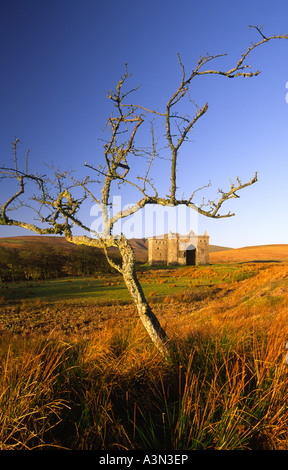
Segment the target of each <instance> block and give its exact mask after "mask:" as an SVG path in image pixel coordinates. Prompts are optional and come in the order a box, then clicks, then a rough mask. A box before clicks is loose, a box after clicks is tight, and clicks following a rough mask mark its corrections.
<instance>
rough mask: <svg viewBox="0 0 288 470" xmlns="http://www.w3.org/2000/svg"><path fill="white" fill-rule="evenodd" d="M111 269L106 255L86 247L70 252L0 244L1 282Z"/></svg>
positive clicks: (52, 277)
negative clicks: (8, 246) (7, 246)
mask: <svg viewBox="0 0 288 470" xmlns="http://www.w3.org/2000/svg"><path fill="white" fill-rule="evenodd" d="M110 270H111V268H110V266H109V264H108V262H107V260H106V258H105V256H104V255H103V254H102V253H99V252H98V251H97V252H96V251H95V249H93V248H92V249H91V248H89V247H86V246H83V247H77V248H75V249H74V250H71V251H70V252H64V251H63V250H61V249H60V248H59V247H55V248H54V247H51V246H40V247H39V246H38V247H37V246H35V248H33V249H29V250H28V249H20V250H19V249H16V248H4V247H0V281H1V282H9V281H12V282H15V281H23V280H33V281H35V280H40V279H55V278H59V277H64V276H93V275H94V274H96V273H99V272H110Z"/></svg>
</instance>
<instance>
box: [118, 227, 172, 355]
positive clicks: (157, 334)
mask: <svg viewBox="0 0 288 470" xmlns="http://www.w3.org/2000/svg"><path fill="white" fill-rule="evenodd" d="M118 248H119V251H120V253H121V256H122V261H123V263H122V275H123V278H124V281H125V284H126V286H127V289H128V290H129V292H130V295H131V297H132V299H133V301H134V303H135V305H136V307H137V312H138V314H139V317H140V319H141V321H142V323H143V325H144V327H145V329H146V331H147V333H148V334H149V336H150V338H151V339H152V341H153V343H154V344H155V345H156V347H157V348H158V350H159V351H160V352H161V354H162V355H163V356H164V357H166V358H168V357H169V349H168V344H167V336H166V333H165V331H164V330H163V328H162V327H161V325H160V322H159V321H158V319H157V317H156V315H155V314H154V313H153V311H152V309H151V307H150V306H149V304H148V302H147V300H146V298H145V295H144V292H143V289H142V287H141V285H140V283H139V281H138V279H137V275H136V270H135V261H136V260H135V255H134V251H133V248H132V247H131V245H130V244H129V242H128V240H127V239H126V238H125V237H123V236H122V237H121V239H120V240H119V243H118Z"/></svg>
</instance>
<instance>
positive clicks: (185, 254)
mask: <svg viewBox="0 0 288 470" xmlns="http://www.w3.org/2000/svg"><path fill="white" fill-rule="evenodd" d="M148 263H149V265H150V266H156V265H158V266H159V265H160V266H161V265H162V266H169V265H173V264H174V265H175V264H176V265H177V264H178V265H182V266H183V265H186V266H202V265H206V264H209V235H207V232H205V234H204V235H196V234H195V233H194V232H193V231H191V232H189V233H188V235H186V236H182V235H179V234H178V233H171V232H169V233H168V235H164V236H161V237H157V236H155V237H151V238H149V239H148Z"/></svg>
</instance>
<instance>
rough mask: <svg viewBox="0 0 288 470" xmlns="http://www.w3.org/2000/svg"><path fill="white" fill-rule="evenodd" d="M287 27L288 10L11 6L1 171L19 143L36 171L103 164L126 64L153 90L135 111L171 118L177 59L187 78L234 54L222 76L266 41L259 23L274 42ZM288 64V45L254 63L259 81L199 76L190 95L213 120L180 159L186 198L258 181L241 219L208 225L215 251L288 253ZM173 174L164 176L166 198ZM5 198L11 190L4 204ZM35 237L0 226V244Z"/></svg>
mask: <svg viewBox="0 0 288 470" xmlns="http://www.w3.org/2000/svg"><path fill="white" fill-rule="evenodd" d="M287 18H288V3H287V0H274V1H273V2H271V1H267V0H264V1H263V0H252V1H251V0H249V1H248V0H243V1H241V2H231V0H229V1H228V0H219V1H217V2H216V1H215V0H208V1H206V0H203V1H202V2H198V1H194V0H178V1H172V0H165V1H164V0H153V1H152V0H145V1H143V2H140V1H138V2H137V1H135V0H134V1H131V0H123V1H121V2H119V1H116V0H110V1H106V0H105V1H104V0H103V1H102V0H2V1H1V3H0V50H1V54H0V59H1V74H0V155H1V158H0V163H1V164H2V163H7V162H8V161H9V159H10V156H11V142H12V141H13V140H14V138H15V137H18V138H19V139H20V140H21V142H22V146H21V152H22V153H23V155H24V154H25V152H26V149H27V147H30V156H31V161H30V167H31V169H32V168H33V167H34V168H35V169H37V170H38V171H41V162H48V163H50V162H51V161H52V162H54V164H55V165H59V166H60V167H61V168H63V169H65V168H67V167H75V168H80V169H81V164H82V162H83V163H84V161H87V162H89V163H91V164H95V165H97V164H99V163H101V159H102V152H101V142H99V141H98V140H97V139H98V138H99V137H100V138H101V137H103V135H102V129H103V127H104V124H105V122H106V119H107V117H108V115H109V114H110V112H111V109H112V108H111V103H110V102H109V100H108V99H107V97H106V93H107V91H108V90H109V89H111V88H112V87H113V86H114V85H115V83H116V82H117V80H118V79H119V77H120V76H121V75H122V74H123V70H124V64H125V63H126V62H127V63H128V67H129V71H130V72H131V73H133V77H132V81H131V83H132V84H142V86H141V88H140V89H139V91H138V93H137V95H135V101H136V100H137V102H138V103H140V104H142V105H144V106H150V107H154V108H158V109H161V106H163V105H165V101H167V99H169V97H170V95H171V93H173V91H174V90H175V88H176V87H177V86H178V83H179V79H180V70H179V65H178V62H177V52H179V53H180V54H181V57H182V61H183V63H184V64H185V66H186V68H187V70H189V69H192V68H193V67H194V66H195V64H196V63H197V61H198V58H199V56H200V55H205V54H206V53H207V52H209V53H210V54H220V53H227V54H228V58H225V59H220V60H219V62H218V63H216V62H215V68H216V67H217V68H221V67H222V64H223V68H225V65H226V66H229V65H230V64H231V66H232V65H234V64H235V60H236V59H237V60H238V59H239V56H240V55H241V54H242V53H243V52H244V51H246V49H247V47H248V46H249V45H250V43H251V42H255V41H257V40H258V36H257V33H256V32H255V31H254V30H249V29H248V26H249V25H250V24H252V25H260V24H263V25H264V30H263V31H264V33H265V34H266V35H268V36H270V35H274V34H280V33H282V34H285V33H287V32H288V22H287ZM287 59H288V41H284V40H282V41H273V42H271V43H270V44H266V45H264V46H263V47H262V48H261V49H258V50H256V51H254V53H252V55H251V56H250V59H249V61H248V63H250V64H251V65H252V66H253V68H254V70H257V69H260V70H261V71H262V73H261V74H260V75H259V76H258V77H256V78H253V79H243V78H239V79H233V80H229V79H225V78H224V77H215V76H210V77H206V78H205V79H201V77H200V78H199V79H198V80H197V82H196V81H195V84H193V86H192V87H191V92H190V93H191V98H192V99H194V100H195V102H196V103H197V104H199V105H203V104H204V103H205V102H206V101H207V102H208V105H209V110H208V112H207V113H206V115H205V116H204V117H203V118H202V119H201V121H199V122H198V125H197V127H195V131H194V133H193V136H192V139H193V142H191V143H189V144H187V145H186V146H185V148H184V149H183V151H182V153H181V162H180V164H179V172H178V175H179V186H180V188H181V189H180V191H179V195H180V196H181V195H182V193H184V194H185V195H186V196H187V195H189V194H190V193H191V192H192V191H193V190H194V189H195V188H197V187H199V186H203V185H204V184H207V183H208V181H209V180H211V182H212V192H210V191H209V197H210V196H213V194H216V192H217V189H218V188H219V187H220V188H222V189H225V188H229V186H230V178H231V179H235V178H236V176H239V177H240V179H241V180H242V181H245V180H248V179H250V178H251V177H252V176H253V175H254V173H255V171H258V175H259V182H258V183H256V184H255V185H253V186H251V187H249V188H247V189H245V190H243V191H242V192H241V193H240V196H241V198H240V199H233V200H232V202H231V203H230V202H229V204H227V206H226V208H225V207H224V208H223V210H224V211H225V210H227V211H228V210H231V211H232V212H235V213H236V215H235V217H233V218H229V219H222V220H213V219H207V218H204V217H200V218H199V220H198V223H199V232H200V233H203V232H204V231H205V230H207V231H208V233H209V234H210V237H211V238H210V242H211V243H212V244H218V245H226V246H231V247H240V246H245V245H257V244H267V243H288V217H287V204H286V200H287V193H288V186H287V175H288V158H287V157H288V132H287V130H288V103H287V102H286V99H285V98H286V94H287V93H288V88H286V83H287V82H288V60H287ZM217 64H218V66H217ZM287 101H288V98H287ZM187 111H188V110H187ZM148 144H149V143H148ZM164 176H165V170H163V171H162V169H161V171H159V170H158V171H157V168H156V167H154V178H155V181H157V182H158V187H159V188H160V189H161V188H163V194H165V191H166V192H167V188H168V186H169V183H168V186H167V185H166V186H165V184H164V183H165V178H164ZM182 189H183V191H182ZM160 192H161V191H160ZM203 195H204V193H203ZM6 196H7V186H6V185H5V186H4V188H3V189H2V192H1V187H0V199H1V200H3V199H4V198H5V197H6ZM125 197H126V200H125V202H133V200H132V199H131V201H129V197H130V194H129V193H127V194H126V196H125ZM133 197H134V195H133ZM131 198H132V194H131ZM84 217H85V221H86V222H87V221H88V220H89V217H90V219H91V223H92V222H93V218H92V217H91V216H90V215H89V213H87V212H86V213H85V214H84ZM87 223H89V222H87ZM24 234H25V235H26V234H27V235H28V234H29V232H28V231H25V230H23V229H15V228H11V227H0V236H15V235H24Z"/></svg>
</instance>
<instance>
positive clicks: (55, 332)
mask: <svg viewBox="0 0 288 470" xmlns="http://www.w3.org/2000/svg"><path fill="white" fill-rule="evenodd" d="M177 273H178V274H176V271H175V272H174V278H175V283H176V282H177V275H178V276H184V275H185V276H186V277H188V278H189V276H190V279H191V285H190V284H189V283H188V284H187V288H186V289H185V290H183V291H182V292H176V293H174V294H173V292H172V291H171V293H170V294H168V295H165V296H164V297H163V298H161V299H160V300H159V299H157V298H156V297H155V296H152V297H151V305H152V307H153V310H154V311H155V313H156V314H157V316H158V317H159V319H160V320H161V323H162V324H163V326H164V328H165V329H166V331H167V333H168V336H169V338H170V340H169V341H170V345H171V351H172V355H171V360H170V361H168V362H165V361H163V359H162V357H161V355H160V354H159V353H158V352H157V351H156V350H155V348H154V347H153V345H151V343H150V340H149V338H148V337H147V335H146V332H145V331H144V329H143V327H142V325H141V323H140V322H139V320H138V318H137V316H136V312H135V308H134V307H133V305H131V304H125V305H119V304H115V305H113V303H112V304H110V305H98V306H97V305H95V306H94V307H93V309H91V303H90V304H87V306H86V307H85V303H83V302H81V303H78V304H77V301H76V300H75V302H74V304H68V303H65V302H62V303H61V304H60V305H58V310H57V312H56V313H55V315H54V317H53V322H52V324H50V326H51V328H48V329H47V330H45V328H40V327H39V328H36V329H34V330H33V328H32V327H31V328H30V329H29V328H28V324H27V325H26V328H27V331H26V333H25V332H23V331H22V330H19V331H18V332H14V333H13V332H10V333H9V332H5V331H3V334H2V343H1V345H2V347H1V354H0V409H1V413H0V443H1V449H14V448H18V449H30V448H35V447H37V448H38V447H39V446H40V447H42V448H46V447H48V446H55V447H64V448H69V449H150V450H151V449H152V450H153V449H170V450H172V449H174V450H181V449H186V450H187V449H230V450H231V449H287V448H288V445H287V443H288V435H287V429H288V407H287V400H288V389H287V378H288V375H287V374H288V370H287V367H288V366H287V365H286V363H285V354H286V351H285V342H286V339H287V336H288V323H287V314H288V265H285V264H267V263H264V264H260V263H257V264H251V265H247V266H245V268H244V267H243V266H242V265H239V266H238V267H236V268H235V269H234V270H233V271H229V270H228V271H227V270H223V271H221V269H220V270H218V271H217V270H216V268H215V267H213V266H210V267H207V268H205V269H193V268H185V269H182V270H178V271H177ZM244 274H245V276H244ZM166 276H167V272H165V271H163V272H162V277H161V275H160V274H159V273H158V280H161V279H163V280H164V279H167V277H166ZM143 277H145V276H144V275H143ZM245 277H246V278H245ZM150 278H151V276H150ZM159 278H160V279H159ZM156 279H157V275H156V273H155V281H156ZM203 281H205V282H204V283H203ZM195 282H196V284H195ZM163 285H165V284H163ZM157 286H162V284H161V283H160V284H158V283H157V282H155V284H154V291H155V292H157ZM152 292H153V291H152ZM55 306H56V304H55V305H54V307H55ZM22 307H23V306H22ZM22 307H21V308H22ZM26 308H27V312H28V311H29V308H30V309H32V308H33V307H32V306H31V305H30V307H29V308H28V304H27V305H26ZM49 308H50V309H51V308H52V306H50V307H49ZM89 308H90V310H89ZM43 309H44V305H43V304H42V303H41V302H39V303H38V305H36V310H37V312H38V314H39V315H40V313H41V310H43ZM20 313H21V312H20V311H19V312H18V314H20ZM50 313H51V317H52V311H51V310H50ZM72 314H73V315H74V317H73V318H74V320H73V325H74V327H75V326H76V318H77V315H78V320H79V327H78V328H72V329H70V330H69V328H68V329H67V330H65V329H64V328H60V327H59V326H60V325H61V322H62V326H63V325H65V324H66V323H67V322H68V320H69V317H70V321H71V318H72ZM28 317H29V315H28ZM29 318H30V321H31V322H33V321H36V319H37V315H35V311H34V314H33V315H32V313H31V316H30V317H29ZM43 318H46V319H47V322H48V319H49V313H47V312H46V316H44V317H43ZM81 318H82V320H83V321H82V322H81V321H80V319H81ZM88 320H90V323H89V325H90V327H89V328H86V329H85V327H84V326H85V324H86V323H85V322H87V321H88ZM92 320H93V321H92ZM57 322H58V323H57ZM73 325H72V326H73ZM30 326H31V325H30ZM86 326H87V325H86ZM35 331H36V332H37V334H35Z"/></svg>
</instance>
